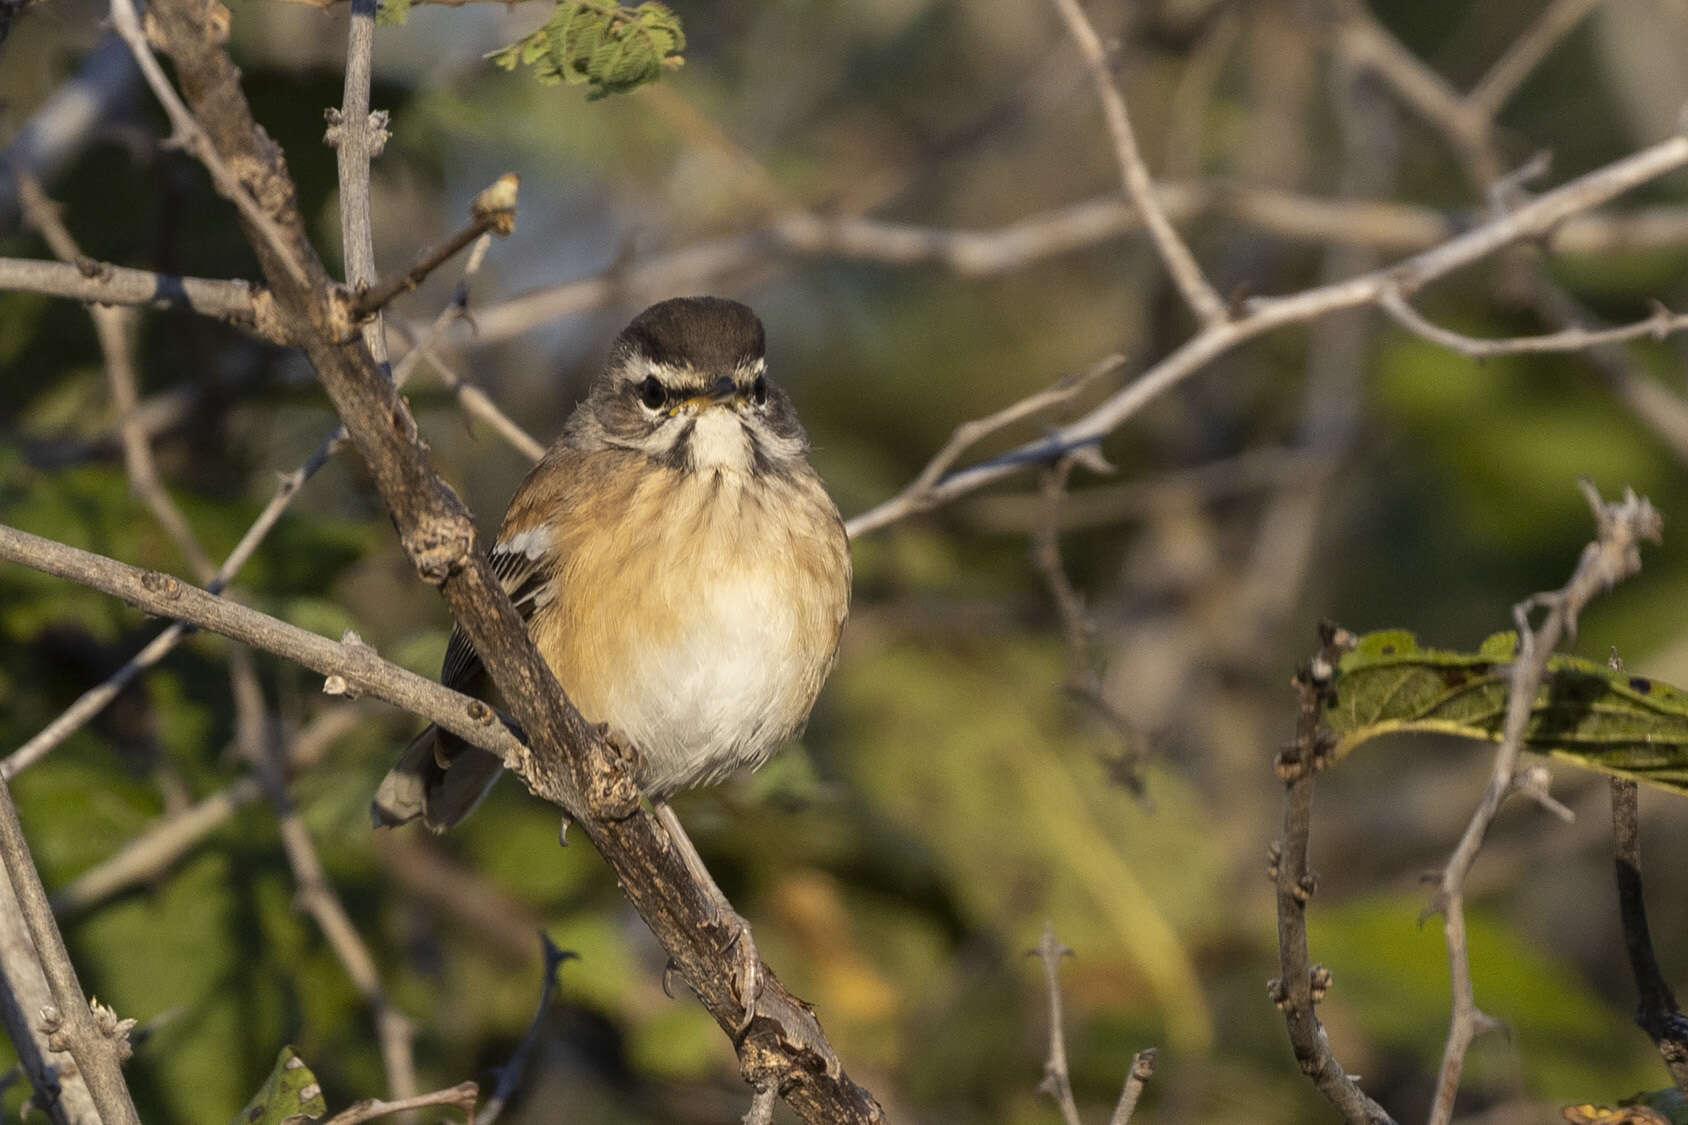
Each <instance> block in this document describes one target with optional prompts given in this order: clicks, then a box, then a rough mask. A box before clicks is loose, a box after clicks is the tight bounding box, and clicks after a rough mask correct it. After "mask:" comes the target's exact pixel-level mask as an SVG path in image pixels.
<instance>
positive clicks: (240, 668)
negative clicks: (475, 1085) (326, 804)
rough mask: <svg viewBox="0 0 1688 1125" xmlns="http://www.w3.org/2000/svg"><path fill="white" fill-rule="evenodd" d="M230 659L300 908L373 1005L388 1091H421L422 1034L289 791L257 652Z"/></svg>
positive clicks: (240, 725) (238, 718)
mask: <svg viewBox="0 0 1688 1125" xmlns="http://www.w3.org/2000/svg"><path fill="white" fill-rule="evenodd" d="M228 659H229V680H230V686H231V689H232V693H233V695H234V703H235V732H236V739H237V744H238V745H239V747H240V750H241V754H242V756H243V757H245V759H246V760H247V763H248V764H249V765H250V766H251V767H252V772H253V776H255V777H256V778H257V779H258V785H259V787H260V788H261V789H262V790H263V792H264V795H265V796H266V797H268V798H269V802H270V806H271V808H272V809H273V810H274V812H275V817H276V828H277V832H278V834H279V835H280V837H281V847H282V852H283V854H284V855H285V856H286V857H287V865H288V867H289V869H290V870H291V871H292V873H293V881H294V884H295V885H296V886H297V888H298V901H299V904H300V905H301V906H303V907H304V908H305V911H306V912H307V913H308V914H310V916H311V918H312V920H313V921H315V922H316V924H317V928H318V929H319V930H321V931H322V935H323V937H324V938H325V939H326V940H327V941H328V946H329V949H331V950H332V951H333V953H334V956H335V959H336V960H338V961H339V962H340V965H341V967H342V968H343V969H345V971H346V976H347V977H349V978H350V979H351V982H352V985H353V987H355V988H356V989H357V990H358V993H359V994H360V995H361V996H362V997H363V1000H364V1003H365V1004H366V1005H368V1007H369V1012H370V1017H371V1019H372V1020H373V1022H374V1024H375V1038H376V1043H377V1044H378V1046H379V1048H380V1051H381V1062H382V1066H383V1067H384V1068H385V1070H386V1078H387V1091H388V1093H389V1094H390V1095H391V1096H392V1097H394V1098H408V1097H410V1096H411V1095H413V1094H415V1093H416V1062H415V1052H414V1046H413V1041H414V1038H415V1033H414V1031H413V1030H412V1028H411V1024H410V1020H409V1019H407V1018H406V1017H405V1015H404V1013H402V1012H400V1011H399V1010H398V1009H397V1008H395V1007H394V1006H393V1005H392V1003H391V1002H390V1001H389V1000H388V999H387V994H386V990H385V989H383V988H382V987H381V976H380V973H379V972H378V971H377V970H376V968H375V959H374V958H373V957H372V956H370V953H369V947H368V946H367V945H365V944H364V941H363V938H362V937H361V936H360V935H359V934H358V932H357V927H355V926H354V925H352V920H351V918H350V917H349V916H348V915H347V914H346V908H345V906H344V905H343V904H342V903H341V901H340V896H339V894H338V893H337V892H336V891H335V889H334V885H333V884H332V883H331V882H329V879H328V874H327V872H326V871H325V870H324V869H323V866H322V860H321V858H320V857H319V856H318V855H317V850H316V845H315V844H314V843H313V842H312V840H311V836H310V832H309V831H308V830H307V829H306V828H305V824H304V821H302V820H301V819H299V813H298V810H297V809H296V808H295V807H294V804H293V799H292V797H291V796H289V794H288V792H287V770H288V761H287V752H286V747H285V746H284V744H283V743H282V740H281V739H280V738H279V737H277V733H278V732H277V731H276V730H275V728H274V725H273V724H272V723H271V721H270V717H269V709H268V707H267V706H266V704H265V702H264V693H263V687H262V686H261V685H260V684H259V682H258V672H257V666H256V664H255V663H254V661H253V659H252V653H251V651H250V650H248V649H245V648H242V647H240V646H238V645H237V646H234V647H233V648H231V649H230V650H229V654H228Z"/></svg>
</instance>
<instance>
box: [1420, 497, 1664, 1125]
mask: <svg viewBox="0 0 1688 1125" xmlns="http://www.w3.org/2000/svg"><path fill="white" fill-rule="evenodd" d="M1583 494H1584V495H1585V496H1586V497H1587V498H1588V502H1589V506H1590V508H1592V509H1593V512H1594V519H1595V524H1596V528H1597V531H1596V538H1595V540H1594V541H1593V542H1592V543H1590V544H1589V545H1588V546H1587V547H1585V548H1584V549H1583V553H1582V557H1581V558H1580V559H1579V560H1578V562H1577V567H1576V570H1575V571H1574V572H1573V573H1572V575H1571V578H1570V580H1569V581H1567V582H1566V583H1565V585H1564V586H1562V587H1560V588H1559V589H1558V590H1553V591H1550V592H1548V593H1541V594H1534V595H1532V596H1531V597H1528V598H1526V599H1524V600H1523V601H1521V602H1519V603H1518V604H1517V605H1516V606H1514V607H1513V611H1512V616H1513V620H1514V622H1515V623H1516V625H1517V629H1518V654H1517V658H1516V659H1515V660H1514V661H1513V664H1512V672H1511V683H1510V684H1509V686H1508V688H1507V696H1506V722H1505V725H1504V727H1503V728H1502V735H1501V744H1500V748H1499V749H1498V750H1496V751H1495V762H1494V767H1493V769H1492V770H1491V772H1490V775H1489V784H1488V787H1487V788H1486V789H1485V790H1484V791H1483V797H1482V799H1481V800H1480V801H1479V802H1478V805H1477V810H1476V811H1475V812H1474V813H1473V814H1472V817H1471V822H1470V823H1469V824H1467V825H1466V828H1465V832H1464V834H1463V835H1462V836H1461V837H1460V841H1459V844H1458V846H1457V847H1455V849H1454V852H1453V855H1452V856H1451V857H1450V858H1449V860H1448V863H1447V866H1446V867H1445V868H1443V870H1442V874H1441V878H1440V880H1439V881H1438V884H1437V888H1436V893H1435V895H1434V897H1433V898H1432V900H1431V904H1430V908H1429V910H1428V911H1427V913H1440V914H1441V915H1442V919H1443V932H1444V934H1445V936H1446V939H1447V945H1448V963H1449V970H1450V975H1451V977H1452V982H1453V1015H1452V1018H1451V1020H1450V1024H1449V1028H1448V1039H1447V1043H1446V1044H1445V1046H1444V1047H1443V1051H1442V1065H1441V1070H1440V1072H1439V1073H1438V1075H1437V1079H1436V1095H1435V1100H1434V1102H1433V1103H1432V1106H1431V1113H1430V1121H1431V1125H1446V1123H1447V1122H1448V1121H1449V1120H1451V1119H1452V1117H1453V1110H1454V1097H1455V1095H1456V1094H1457V1093H1458V1092H1459V1079H1460V1073H1461V1071H1462V1070H1463V1068H1464V1065H1465V1053H1466V1050H1467V1049H1468V1048H1469V1047H1470V1045H1471V1040H1472V1039H1473V1038H1475V1037H1476V1035H1477V1034H1478V1033H1479V1032H1481V1031H1483V1030H1485V1029H1487V1028H1489V1027H1492V1026H1494V1020H1493V1019H1492V1018H1490V1017H1489V1016H1488V1015H1486V1014H1485V1013H1484V1012H1483V1011H1482V1010H1481V1009H1480V1008H1478V1007H1477V1002H1476V997H1475V994H1474V992H1473V990H1472V984H1471V964H1470V958H1469V956H1468V954H1467V948H1466V935H1465V880H1466V877H1467V876H1468V875H1469V874H1470V872H1471V868H1472V865H1473V864H1475V863H1476V862H1477V854H1478V852H1479V851H1480V850H1481V849H1482V846H1483V839H1484V837H1485V836H1486V835H1487V834H1488V831H1489V826H1490V825H1491V824H1493V823H1494V819H1495V815H1496V814H1497V813H1498V812H1499V811H1500V807H1501V804H1502V803H1503V802H1504V801H1505V800H1506V798H1507V797H1508V796H1510V795H1511V794H1512V793H1514V792H1516V791H1517V789H1518V784H1517V772H1518V769H1517V766H1518V755H1519V754H1520V753H1521V752H1522V750H1523V747H1524V735H1525V732H1526V730H1527V728H1528V727H1529V723H1530V718H1531V715H1532V710H1533V708H1534V707H1535V703H1536V695H1537V693H1538V692H1539V691H1540V689H1541V683H1542V679H1543V677H1544V676H1545V675H1546V673H1547V662H1548V660H1549V658H1550V657H1551V656H1552V655H1553V650H1554V649H1555V648H1557V647H1558V645H1559V641H1560V639H1561V638H1562V637H1564V636H1566V635H1567V634H1569V635H1570V636H1573V637H1574V636H1575V635H1576V631H1577V615H1578V614H1579V613H1581V611H1582V609H1583V607H1584V606H1586V605H1587V604H1588V602H1589V601H1590V600H1591V599H1592V598H1593V597H1594V596H1595V595H1596V594H1599V593H1601V592H1603V591H1605V590H1609V589H1611V588H1612V587H1613V586H1615V585H1616V584H1618V583H1619V582H1622V581H1623V580H1624V579H1626V578H1628V577H1630V576H1631V575H1633V574H1635V573H1636V572H1637V571H1638V570H1640V569H1641V543H1642V542H1643V541H1647V542H1655V543H1656V542H1658V540H1659V535H1660V529H1661V526H1662V521H1661V519H1660V517H1659V513H1658V512H1657V511H1656V510H1655V509H1654V508H1653V505H1652V504H1651V503H1649V502H1648V501H1647V500H1646V498H1644V497H1638V496H1636V495H1635V493H1633V492H1630V491H1628V490H1626V491H1625V492H1624V496H1623V499H1621V500H1617V501H1613V502H1611V503H1607V502H1606V501H1604V500H1602V499H1601V498H1600V494H1599V493H1598V492H1596V491H1595V489H1594V486H1593V485H1592V484H1589V483H1588V482H1587V481H1584V482H1583ZM1538 609H1540V610H1545V611H1546V612H1545V615H1544V616H1543V618H1542V623H1541V625H1540V627H1539V628H1537V629H1533V630H1532V629H1531V628H1530V620H1529V615H1530V613H1531V612H1532V611H1534V610H1538Z"/></svg>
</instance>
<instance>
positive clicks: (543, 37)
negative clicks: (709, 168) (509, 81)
mask: <svg viewBox="0 0 1688 1125" xmlns="http://www.w3.org/2000/svg"><path fill="white" fill-rule="evenodd" d="M685 49H686V34H685V32H684V31H682V30H681V29H680V18H679V17H678V16H676V15H675V14H674V12H673V11H672V10H671V9H670V8H669V7H668V6H667V5H665V4H659V3H657V2H656V0H645V2H644V3H643V4H640V5H639V6H638V7H636V8H624V7H622V6H621V5H620V4H617V3H615V2H614V0H563V2H562V3H559V4H558V5H557V7H556V9H555V10H554V11H553V12H552V13H551V18H550V19H548V20H546V21H545V23H544V24H543V25H541V26H540V27H539V28H538V29H537V30H535V31H533V32H532V33H530V34H528V35H526V36H523V37H522V38H521V39H520V40H519V41H517V42H515V43H512V44H511V45H510V46H508V47H506V48H504V49H503V50H502V51H494V52H493V53H492V54H490V55H488V56H487V58H489V59H491V60H492V62H493V64H494V65H495V66H499V67H502V68H503V69H505V70H515V69H516V68H517V67H518V66H525V67H529V68H531V69H532V71H533V76H534V77H535V78H536V79H538V80H539V82H540V84H541V85H544V86H555V85H557V84H558V83H561V82H567V83H568V84H569V85H570V86H581V85H584V86H586V87H587V97H588V98H591V99H596V98H603V97H608V96H609V95H610V94H624V93H627V92H629V91H632V90H636V89H638V88H639V87H640V86H643V85H645V84H646V83H648V82H655V81H656V80H657V79H658V78H661V77H662V72H663V70H664V69H665V68H667V69H673V68H675V67H678V66H680V65H681V64H682V63H683V62H684V61H685V59H684V58H683V57H682V55H681V52H682V51H684V50H685Z"/></svg>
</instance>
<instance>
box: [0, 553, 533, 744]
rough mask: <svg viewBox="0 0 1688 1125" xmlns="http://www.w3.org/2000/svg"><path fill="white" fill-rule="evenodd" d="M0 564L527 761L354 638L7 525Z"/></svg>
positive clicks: (498, 728)
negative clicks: (333, 683)
mask: <svg viewBox="0 0 1688 1125" xmlns="http://www.w3.org/2000/svg"><path fill="white" fill-rule="evenodd" d="M0 558H3V559H6V560H8V561H10V562H15V563H22V564H23V565H24V566H28V567H33V568H34V569H36V570H40V571H44V572H45V573H47V574H54V575H57V576H58V577H60V578H65V579H69V580H70V581H72V582H77V583H80V584H81V585H84V586H89V587H92V588H93V589H96V590H100V591H103V592H104V593H107V594H110V595H112V596H113V597H117V598H121V599H122V600H124V601H126V602H128V603H129V604H130V605H132V606H135V607H136V608H137V609H142V610H145V611H146V612H148V613H151V614H154V615H156V616H159V617H173V618H176V619H177V620H179V621H185V622H188V623H190V624H192V625H195V626H198V627H199V628H202V629H209V630H211V631H212V632H213V633H221V634H222V635H223V636H225V637H231V638H233V639H234V640H237V641H240V642H242V643H243V644H247V645H251V646H252V647H254V648H261V649H263V650H265V651H266V652H273V653H275V654H276V655H278V656H283V657H286V658H287V659H288V660H291V661H293V662H294V663H296V664H302V665H304V666H305V667H306V668H309V669H311V670H312V671H315V672H318V673H320V674H321V675H323V676H339V677H340V678H341V679H343V680H344V681H345V682H346V684H347V686H348V687H349V688H351V689H355V690H356V691H357V692H358V693H360V694H363V695H370V696H374V697H375V698H377V699H382V700H385V701H386V702H388V703H391V704H393V705H394V706H397V707H402V708H403V709H404V710H406V711H409V712H410V713H411V714H413V715H419V716H421V717H422V718H425V719H428V720H429V721H430V722H434V723H438V724H439V725H440V726H442V727H444V728H445V729H446V730H449V731H451V732H452V733H453V734H456V735H459V736H460V737H462V738H463V739H464V740H465V741H467V742H469V743H470V744H471V745H474V746H479V747H481V748H482V749H483V750H490V751H492V752H493V753H494V754H497V755H499V756H500V757H502V758H504V759H505V760H506V761H520V760H521V758H522V757H523V756H524V755H525V754H526V748H525V747H524V746H522V744H521V743H520V742H518V741H517V739H516V737H515V736H514V735H513V734H511V733H510V731H509V730H507V729H506V728H505V726H504V724H503V723H501V722H499V721H498V717H497V715H496V714H495V713H494V712H493V710H492V708H490V707H488V706H487V705H486V704H485V703H483V702H481V701H480V700H478V699H473V698H471V697H469V696H467V695H461V694H459V693H458V692H455V691H452V690H450V689H449V688H445V687H442V686H441V685H440V684H438V683H436V682H435V681H433V680H431V679H428V678H427V677H425V676H418V675H417V674H416V673H414V672H411V671H409V670H408V669H404V668H400V667H399V666H398V665H396V664H389V663H387V662H386V661H384V660H382V659H381V658H380V657H378V656H376V655H375V653H374V652H373V651H372V650H371V649H370V648H369V646H367V645H365V644H363V643H362V642H360V641H357V639H356V638H355V637H353V638H349V639H348V640H344V641H331V640H329V639H328V638H327V637H323V636H318V635H317V634H316V633H312V632H308V631H307V630H304V629H300V628H298V627H297V626H294V625H289V624H288V623H287V622H285V621H278V620H276V619H275V618H273V617H270V616H268V615H267V614H263V613H259V612H258V611H257V610H254V609H248V608H246V607H245V606H243V605H238V604H236V603H234V602H231V601H228V600H227V599H225V598H219V597H217V596H216V595H214V594H210V593H207V592H206V591H204V590H200V589H198V588H196V587H194V586H190V585H188V584H187V583H185V582H182V581H181V580H180V579H177V578H173V577H171V576H170V575H167V574H161V573H159V572H158V571H152V570H141V569H139V568H137V567H132V566H129V565H128V564H126V563H121V562H118V561H117V560H115V559H108V558H105V557H104V556H102V555H96V554H93V553H91V552H88V551H80V550H77V549H76V548H75V547H67V546H65V545H64V544H62V543H55V542H54V541H52V540H51V539H42V538H41V537H40V536H36V535H30V534H28V533H27V532H23V531H18V530H16V529H15V528H11V527H7V526H5V525H4V524H0Z"/></svg>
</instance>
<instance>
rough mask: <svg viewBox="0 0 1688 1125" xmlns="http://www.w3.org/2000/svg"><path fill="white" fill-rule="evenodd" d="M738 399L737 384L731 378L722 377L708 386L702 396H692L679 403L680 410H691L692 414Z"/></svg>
mask: <svg viewBox="0 0 1688 1125" xmlns="http://www.w3.org/2000/svg"><path fill="white" fill-rule="evenodd" d="M737 397H739V388H738V384H737V383H735V382H733V380H732V377H731V376H728V375H723V376H721V377H720V378H719V379H717V380H715V382H713V383H711V384H710V385H709V388H708V389H707V390H705V391H704V392H703V393H702V394H698V395H693V396H691V397H690V398H688V399H685V400H683V401H682V402H681V403H680V407H679V408H680V409H682V410H691V411H693V412H694V413H695V412H697V411H700V410H705V409H708V408H709V407H711V406H721V405H724V404H727V403H730V402H732V400H733V399H735V398H737Z"/></svg>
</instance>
